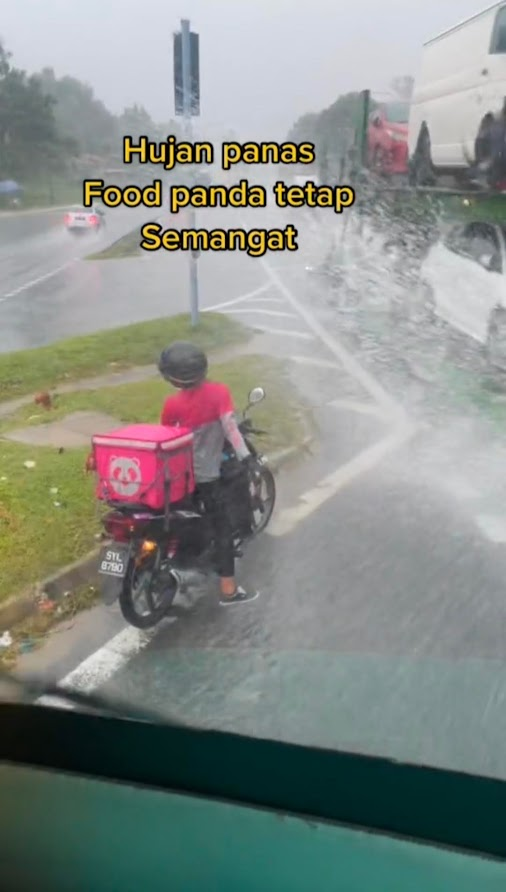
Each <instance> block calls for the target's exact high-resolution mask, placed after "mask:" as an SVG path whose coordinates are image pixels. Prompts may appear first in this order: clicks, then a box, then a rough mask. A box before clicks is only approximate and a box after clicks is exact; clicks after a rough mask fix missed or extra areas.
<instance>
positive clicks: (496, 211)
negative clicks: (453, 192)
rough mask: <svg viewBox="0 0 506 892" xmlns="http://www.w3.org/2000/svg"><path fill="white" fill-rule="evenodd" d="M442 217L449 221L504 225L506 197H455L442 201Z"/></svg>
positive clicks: (505, 219) (505, 221) (505, 220)
mask: <svg viewBox="0 0 506 892" xmlns="http://www.w3.org/2000/svg"><path fill="white" fill-rule="evenodd" d="M443 216H444V217H445V218H447V219H449V220H462V221H466V220H484V221H486V222H492V223H506V196H505V195H491V196H487V197H486V198H483V197H480V196H477V197H476V198H474V197H472V196H466V198H465V199H462V198H458V197H457V196H455V197H453V196H452V197H451V198H445V199H444V200H443Z"/></svg>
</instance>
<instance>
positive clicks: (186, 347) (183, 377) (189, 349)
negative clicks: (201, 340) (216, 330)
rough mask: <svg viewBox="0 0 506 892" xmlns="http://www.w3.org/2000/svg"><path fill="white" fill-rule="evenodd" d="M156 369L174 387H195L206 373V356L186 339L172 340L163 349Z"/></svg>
mask: <svg viewBox="0 0 506 892" xmlns="http://www.w3.org/2000/svg"><path fill="white" fill-rule="evenodd" d="M158 369H159V372H160V374H161V375H162V377H163V378H165V380H166V381H170V383H171V384H173V385H174V387H179V388H183V389H188V388H190V387H196V386H197V384H200V382H201V381H203V380H204V378H205V377H206V375H207V356H206V354H205V353H204V351H203V350H201V349H200V347H196V346H195V344H190V343H189V342H188V341H174V343H173V344H170V345H169V347H166V348H165V350H163V352H162V354H161V356H160V359H159V362H158Z"/></svg>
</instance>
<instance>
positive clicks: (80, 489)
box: [0, 356, 304, 603]
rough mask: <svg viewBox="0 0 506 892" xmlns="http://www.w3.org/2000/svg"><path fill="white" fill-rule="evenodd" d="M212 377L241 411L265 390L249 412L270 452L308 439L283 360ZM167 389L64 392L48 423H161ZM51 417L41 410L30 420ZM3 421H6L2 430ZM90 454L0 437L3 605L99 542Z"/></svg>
mask: <svg viewBox="0 0 506 892" xmlns="http://www.w3.org/2000/svg"><path fill="white" fill-rule="evenodd" d="M212 377H213V378H215V379H217V380H218V379H219V380H222V381H225V382H226V383H227V384H228V385H229V386H230V387H231V389H232V392H233V395H234V400H235V402H236V406H237V408H238V410H239V409H242V408H243V407H244V405H245V403H246V398H247V394H248V392H249V390H250V389H251V388H252V387H254V386H255V385H259V384H261V385H262V386H264V388H265V390H266V394H267V397H266V399H265V401H264V402H263V403H262V404H261V405H259V406H258V407H256V408H254V409H253V410H252V413H251V414H252V417H254V419H255V422H256V423H258V425H259V427H263V428H265V429H266V430H267V431H269V436H268V437H266V438H265V439H262V440H261V441H259V444H260V443H261V447H260V448H262V450H265V451H266V452H267V454H269V452H270V451H272V450H273V449H277V448H283V447H286V446H289V445H291V444H293V443H298V442H300V441H301V440H302V439H303V437H304V429H303V427H302V425H301V423H300V420H299V419H300V415H299V413H300V411H301V409H302V408H303V407H302V406H301V405H300V404H299V403H298V397H297V394H296V393H294V390H293V386H292V384H291V383H290V382H289V381H288V379H287V378H286V377H285V375H284V373H283V365H282V364H281V363H280V362H278V361H276V360H272V359H268V358H266V357H255V356H246V357H241V358H240V359H235V360H232V361H230V362H227V363H224V364H223V365H219V366H215V367H212ZM168 391H169V388H168V386H167V385H166V384H165V383H164V382H163V381H161V380H157V379H153V380H149V381H145V382H141V383H137V384H128V385H120V386H117V387H107V388H104V389H102V390H98V391H94V392H92V391H88V392H86V391H83V392H77V393H70V394H64V395H63V394H62V395H61V396H60V397H59V399H58V408H57V409H55V411H54V412H52V413H51V419H55V418H57V417H62V416H65V415H67V414H69V413H71V412H74V411H77V410H90V409H93V410H98V411H104V412H107V413H109V414H111V415H113V416H115V417H117V418H118V419H119V420H120V421H121V422H125V423H128V422H131V423H135V422H141V421H146V422H157V421H158V419H159V414H160V409H161V406H162V403H163V400H164V398H165V396H166V395H167V393H168ZM29 414H33V408H32V407H30V408H28V407H24V408H23V409H21V410H19V411H18V412H16V413H15V414H13V415H12V416H10V418H9V419H8V424H9V425H12V426H17V425H18V424H19V423H20V422H25V421H26V420H27V418H28V415H29ZM47 420H48V415H47V413H44V415H42V414H41V415H40V416H39V418H36V419H32V421H31V423H33V424H36V423H40V422H41V421H47ZM5 424H6V422H5V420H4V430H5ZM88 452H89V450H88V449H86V448H83V449H69V450H65V451H64V452H63V453H61V454H60V453H59V452H58V450H56V449H52V448H48V447H31V446H25V445H21V444H18V443H11V442H9V441H7V440H3V439H1V438H0V603H1V602H2V601H4V600H5V599H7V598H9V597H10V596H12V595H16V594H20V593H22V592H23V591H26V589H27V587H28V586H30V585H32V584H34V583H35V582H36V581H37V580H39V579H42V578H44V577H45V576H47V575H49V574H51V573H52V572H55V571H56V570H58V568H59V567H61V566H63V565H65V564H68V563H71V562H72V561H74V560H77V559H78V558H80V557H82V556H83V555H84V554H86V552H88V551H89V550H90V549H91V548H93V547H94V545H96V539H95V535H96V533H97V532H98V530H99V509H98V507H97V504H96V502H95V500H94V495H93V487H94V480H93V477H92V476H91V475H90V476H87V475H86V474H85V473H84V470H83V469H84V462H85V459H86V455H87V454H88ZM27 460H28V461H35V462H36V465H35V467H34V468H26V467H24V462H26V461H27ZM54 489H57V490H58V492H57V493H55V492H53V490H54ZM55 502H56V503H59V504H55Z"/></svg>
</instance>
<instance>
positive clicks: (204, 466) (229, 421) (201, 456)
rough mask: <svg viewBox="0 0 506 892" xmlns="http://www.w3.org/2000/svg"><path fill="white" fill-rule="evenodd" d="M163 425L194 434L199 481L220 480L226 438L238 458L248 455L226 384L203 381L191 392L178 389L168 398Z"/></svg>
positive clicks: (194, 455) (195, 466)
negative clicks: (188, 430)
mask: <svg viewBox="0 0 506 892" xmlns="http://www.w3.org/2000/svg"><path fill="white" fill-rule="evenodd" d="M161 423H162V424H164V425H168V426H179V427H189V428H190V429H191V430H192V431H193V435H194V448H193V457H194V470H195V479H196V480H197V482H201V483H204V482H206V481H210V480H216V479H217V478H218V477H219V475H220V465H221V460H222V452H223V447H224V445H225V439H226V437H228V438H229V439H231V442H232V445H233V446H234V448H235V449H236V452H237V453H238V455H239V457H243V456H244V454H247V452H248V450H247V448H246V446H245V444H244V440H243V439H242V436H241V435H240V433H239V431H238V429H237V425H236V423H235V421H234V403H233V400H232V394H231V393H230V390H229V388H228V387H227V385H226V384H219V383H218V382H215V381H204V382H203V383H202V384H200V385H199V387H195V388H192V389H191V390H179V391H178V392H177V393H175V394H174V395H173V396H169V397H168V398H167V399H166V401H165V403H164V406H163V409H162V415H161Z"/></svg>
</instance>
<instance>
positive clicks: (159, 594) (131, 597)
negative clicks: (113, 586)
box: [119, 548, 180, 629]
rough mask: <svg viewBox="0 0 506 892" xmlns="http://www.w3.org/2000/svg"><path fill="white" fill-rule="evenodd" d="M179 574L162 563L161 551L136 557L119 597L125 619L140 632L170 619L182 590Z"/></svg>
mask: <svg viewBox="0 0 506 892" xmlns="http://www.w3.org/2000/svg"><path fill="white" fill-rule="evenodd" d="M179 584H180V581H179V577H178V575H177V574H176V573H175V572H174V571H173V570H171V569H170V567H168V565H167V562H166V561H162V560H161V553H160V549H159V548H158V549H156V551H155V552H153V553H150V554H148V555H142V553H141V554H136V555H135V554H134V555H133V556H132V557H131V559H130V561H129V564H128V568H127V572H126V576H125V581H124V583H123V588H122V590H121V594H120V596H119V606H120V610H121V613H122V614H123V617H124V619H125V620H126V621H127V623H129V625H131V626H134V627H135V628H136V629H152V628H153V627H154V626H156V625H158V623H159V622H160V621H161V620H162V619H163V618H164V616H166V614H167V612H168V611H169V609H170V608H171V606H172V603H173V601H174V598H175V597H176V595H177V592H178V589H179Z"/></svg>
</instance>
